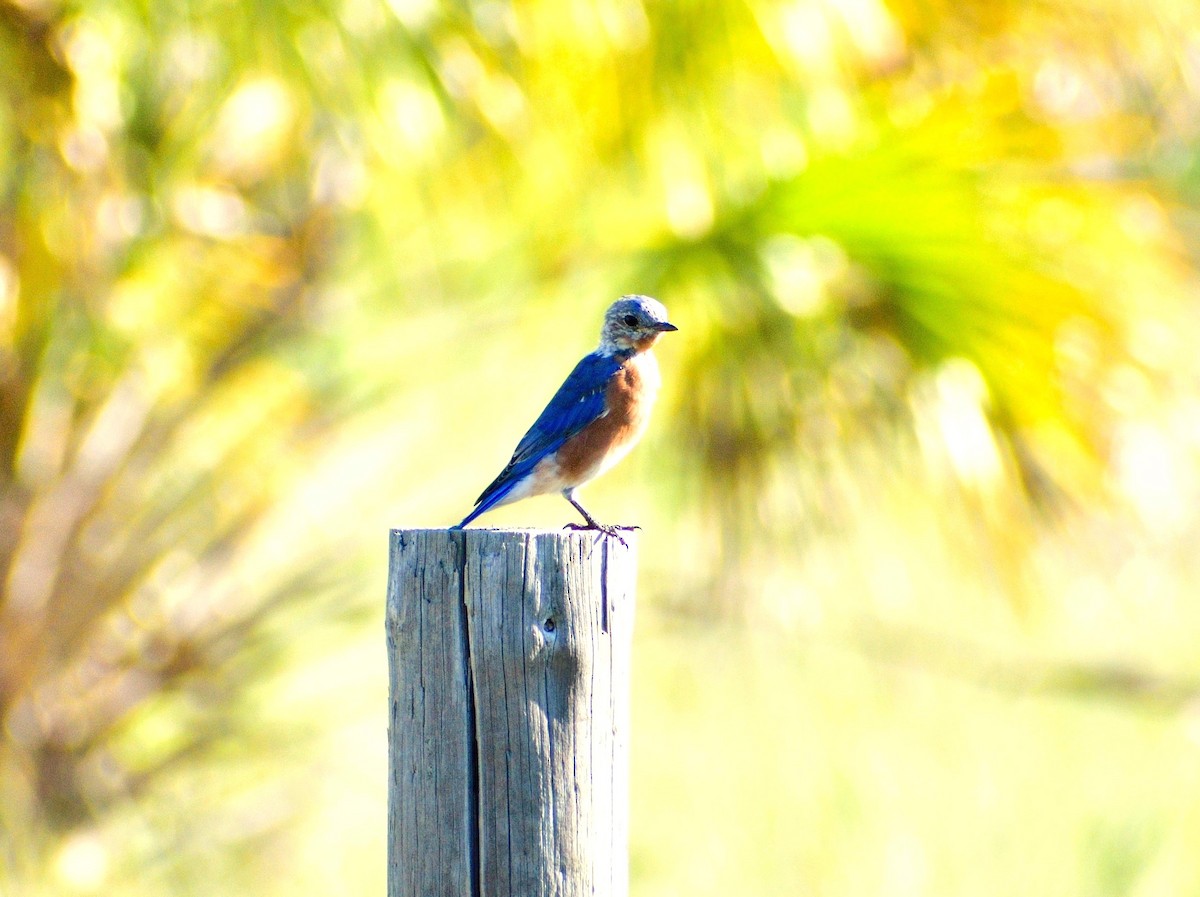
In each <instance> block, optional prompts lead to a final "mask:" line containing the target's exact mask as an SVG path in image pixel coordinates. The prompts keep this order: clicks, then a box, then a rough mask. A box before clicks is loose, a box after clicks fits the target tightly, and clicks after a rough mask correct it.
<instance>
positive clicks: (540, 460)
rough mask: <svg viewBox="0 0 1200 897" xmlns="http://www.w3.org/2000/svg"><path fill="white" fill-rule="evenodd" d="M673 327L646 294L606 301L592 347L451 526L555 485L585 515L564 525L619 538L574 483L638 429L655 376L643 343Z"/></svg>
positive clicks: (614, 454)
mask: <svg viewBox="0 0 1200 897" xmlns="http://www.w3.org/2000/svg"><path fill="white" fill-rule="evenodd" d="M678 329H679V328H677V327H676V326H675V325H674V324H672V323H670V322H669V321H667V310H666V308H664V307H663V304H662V303H661V302H659V301H658V300H657V299H651V298H650V297H649V296H622V297H621V298H620V299H618V300H617V301H616V302H614V303H613V304H612V305H610V306H609V308H608V311H607V312H605V313H604V326H603V328H602V329H601V331H600V346H599V348H597V349H596V351H595V352H592V353H591V354H590V355H585V356H584V357H583V359H582V360H581V361H580V362H579V364H577V365H575V370H573V371H571V373H570V375H569V376H568V377H567V379H566V381H565V382H564V383H563V385H562V386H560V387H559V388H558V392H556V393H555V394H554V398H552V399H551V400H550V404H549V405H547V406H546V409H545V410H544V411H543V412H542V413H541V415H540V416H539V417H538V419H537V420H536V421H534V423H533V426H532V427H530V428H529V432H528V433H526V434H525V435H524V436H523V437H522V438H521V441H520V443H518V444H517V448H516V451H514V452H513V456H512V459H511V460H510V461H509V462H508V466H506V467H505V468H504V470H502V471H500V476H498V477H496V479H495V480H494V481H493V482H492V484H491V485H490V486H488V487H487V488H486V489H484V490H483V494H482V495H480V496H479V498H478V499H477V500H476V502H475V510H473V511H472V512H471V513H470V514H468V515H467V516H466V517H464V518H463V521H462V523H460V524H459V525H458V526H457V527H455V529H461V528H462V527H464V526H466V525H467V524H468V523H470V522H471V521H472V520H474V519H475V518H476V517H478V516H479V515H480V514H482V513H484V512H485V511H490V510H491V509H492V508H497V507H499V506H500V505H506V504H509V503H511V502H514V501H519V500H521V499H522V498H528V497H529V496H531V495H544V494H546V493H548V492H561V493H562V496H563V498H565V499H566V500H567V501H569V502H570V503H571V504H572V505H573V506H574V508H575V510H577V511H578V512H579V513H580V514H582V515H583V519H584V520H585V521H587V525H586V526H580V525H579V524H570V526H572V527H574V528H576V529H596V530H601V531H602V532H604V533H607V534H608V535H613V536H617V538H618V539H619V538H620V535H619V534H618V533H617V528H616V527H615V526H607V525H605V524H601V523H597V522H596V520H595V518H594V517H592V515H591V514H589V513H588V512H587V511H586V510H584V507H583V505H581V504H580V503H579V502H578V501H577V500H576V498H575V490H576V489H578V488H579V487H580V486H582V485H583V484H584V483H586V482H587V481H588V480H591V479H594V478H595V477H598V476H599V475H600V474H602V473H604V471H606V470H608V469H609V468H610V467H612V466H613V465H614V464H616V463H617V462H618V461H620V460H621V459H622V458H624V457H625V455H626V454H628V453H629V450H630V449H631V448H633V446H634V444H635V443H636V442H637V441H638V440H639V439H640V438H641V436H642V433H643V432H645V430H646V424H647V423H649V421H650V408H651V407H652V406H653V404H654V399H655V398H656V396H657V395H658V387H659V383H660V382H661V381H660V378H659V374H658V362H657V361H655V359H654V355H653V353H651V351H650V347H651V346H653V345H654V343H655V342H656V341H657V340H658V338H659V337H660V336H662V334H663V333H665V332H666V331H669V330H678Z"/></svg>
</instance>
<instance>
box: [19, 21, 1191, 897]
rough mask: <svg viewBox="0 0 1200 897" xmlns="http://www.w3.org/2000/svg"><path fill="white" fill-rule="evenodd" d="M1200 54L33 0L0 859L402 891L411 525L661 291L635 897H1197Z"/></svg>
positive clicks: (1151, 48)
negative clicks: (402, 679)
mask: <svg viewBox="0 0 1200 897" xmlns="http://www.w3.org/2000/svg"><path fill="white" fill-rule="evenodd" d="M1198 59H1200V7H1197V6H1196V4H1195V3H1193V2H1187V0H1149V2H1146V0H1139V2H1132V0H1066V2H1057V3H1052V4H1047V3H1039V2H1034V0H1000V2H994V0H970V2H958V0H956V2H949V0H922V2H913V0H695V2H691V3H679V2H664V3H643V2H641V0H581V2H572V3H561V2H558V0H479V2H471V3H462V4H454V3H444V2H440V0H387V2H381V0H347V2H343V3H339V4H333V5H329V4H319V3H312V2H306V0H294V2H290V3H288V4H256V5H252V6H245V5H242V6H238V5H236V4H235V5H230V4H228V3H224V2H220V0H196V2H190V3H188V4H144V3H143V4H139V3H133V2H129V0H109V2H105V3H100V2H93V0H78V2H71V3H64V2H59V0H0V70H3V71H4V72H5V73H6V76H5V78H4V79H3V82H2V83H0V589H2V591H0V739H2V740H0V892H2V893H4V894H5V895H8V894H14V895H22V894H39V895H40V894H63V895H69V894H86V893H98V892H101V891H106V892H113V893H129V894H139V893H146V894H149V893H195V894H199V895H203V894H218V893H220V894H225V893H235V892H246V893H255V894H264V895H271V894H276V893H279V894H283V893H287V894H289V895H294V894H296V893H318V892H320V893H330V892H332V893H351V892H353V893H362V892H368V891H376V892H378V891H380V890H381V889H382V887H383V881H382V879H383V872H384V864H383V852H384V845H383V837H384V819H383V816H384V806H385V801H384V767H383V764H384V747H385V746H384V730H383V724H382V722H381V720H382V719H383V712H384V688H385V679H384V671H383V651H382V645H381V644H380V642H381V640H380V639H379V637H378V630H379V624H380V622H381V610H382V604H383V564H384V551H385V544H386V543H385V541H384V539H383V535H384V533H385V531H386V528H387V527H388V526H389V525H404V526H415V525H423V524H437V523H446V522H450V521H454V520H457V519H459V518H460V517H461V516H462V514H463V513H464V512H465V511H466V509H467V508H468V507H469V505H470V501H471V499H472V498H473V497H474V495H475V494H477V492H478V490H479V488H480V487H481V486H482V485H483V484H484V483H486V482H487V480H488V479H489V478H490V476H491V475H492V474H494V472H495V468H496V466H497V465H498V464H499V463H500V462H502V461H503V460H504V458H505V457H506V453H507V449H508V448H510V447H511V445H512V444H513V442H514V440H515V439H516V438H517V437H518V436H519V435H520V433H521V432H522V431H523V426H524V425H525V424H527V423H528V422H529V421H530V420H532V419H533V416H534V415H536V413H537V412H538V411H539V410H540V409H541V407H542V405H543V404H544V402H545V401H546V400H547V399H548V398H549V395H550V393H551V391H552V389H553V387H554V385H556V384H557V382H559V380H560V379H561V378H562V377H563V376H564V375H565V374H566V372H567V371H568V370H569V367H570V365H571V364H572V363H573V362H574V361H575V359H576V358H577V357H578V356H579V355H580V354H582V353H583V352H584V351H586V350H587V349H589V348H590V347H591V345H592V344H593V342H594V339H595V336H596V333H595V331H596V328H597V326H598V322H599V313H600V311H601V310H602V309H603V308H604V307H605V306H606V305H607V304H608V302H610V301H611V300H612V299H613V298H614V297H615V296H617V295H619V294H622V293H629V292H643V293H650V294H654V295H657V296H658V297H659V298H661V299H662V300H663V301H664V302H665V303H666V304H667V305H668V307H669V308H670V309H671V315H672V320H674V321H676V322H677V323H678V324H679V325H680V330H681V332H680V334H679V339H677V340H673V341H671V342H670V343H669V344H667V345H664V346H663V349H662V351H661V353H660V358H661V363H662V367H663V371H664V375H665V377H664V379H665V393H664V399H663V403H662V406H661V409H660V411H659V413H658V416H657V419H656V422H655V424H654V427H653V428H652V431H651V434H650V437H649V439H648V441H647V444H646V445H645V446H644V447H643V448H642V449H641V450H640V451H639V452H637V453H635V454H634V456H633V457H632V458H631V459H630V460H629V461H628V462H626V463H625V465H623V467H622V468H621V469H620V470H619V471H618V472H614V473H613V474H611V475H609V476H608V477H606V478H605V480H604V481H603V482H602V483H601V484H599V485H597V486H595V487H592V489H591V492H590V494H589V507H593V508H594V509H595V510H596V512H597V514H598V516H601V517H602V518H603V519H609V520H622V521H637V522H640V523H641V524H642V525H643V527H644V532H643V533H642V540H643V551H642V557H643V573H644V576H643V583H642V600H643V611H642V612H641V620H642V621H643V622H642V631H641V632H640V634H639V642H638V652H639V657H638V663H637V670H638V677H637V681H636V685H635V689H636V695H635V704H636V721H635V723H636V726H635V742H634V777H635V781H634V843H633V845H632V858H633V873H634V875H633V882H632V884H633V893H634V894H637V895H643V897H649V895H657V894H677V893H680V892H683V891H687V892H689V893H692V894H697V895H703V894H728V893H734V894H747V895H753V894H763V895H768V894H770V895H774V894H779V893H788V892H792V891H801V892H820V893H823V894H830V895H834V894H847V895H849V894H860V893H868V892H869V893H886V894H908V893H912V894H941V893H945V894H962V893H972V894H976V893H977V894H989V893H996V894H1002V893H1003V894H1011V893H1014V892H1025V891H1030V890H1033V891H1035V892H1039V893H1040V892H1047V891H1048V892H1052V893H1055V894H1059V893H1065V894H1074V893H1079V894H1084V893H1086V894H1124V893H1128V892H1131V891H1137V892H1139V893H1143V892H1144V893H1169V894H1180V893H1188V892H1190V891H1194V890H1195V889H1196V888H1197V886H1198V884H1200V862H1197V861H1196V859H1195V858H1194V856H1192V854H1193V853H1194V851H1192V850H1191V849H1190V845H1191V844H1193V843H1195V841H1196V839H1197V837H1198V836H1200V817H1197V814H1196V812H1195V810H1194V809H1193V806H1194V805H1195V803H1196V802H1195V801H1194V800H1191V799H1190V794H1191V788H1192V787H1193V785H1194V784H1195V783H1194V782H1193V781H1192V780H1193V779H1194V778H1195V769H1194V767H1195V763H1194V755H1195V750H1196V743H1197V738H1198V737H1200V736H1198V734H1197V733H1198V731H1200V729H1198V726H1197V720H1196V712H1195V708H1196V706H1197V705H1196V696H1197V694H1198V685H1197V681H1198V677H1200V669H1198V668H1197V662H1196V658H1195V651H1194V645H1195V641H1196V637H1197V633H1198V632H1200V616H1198V615H1197V612H1196V609H1195V607H1194V606H1193V605H1194V604H1195V602H1194V601H1193V600H1192V598H1193V597H1194V596H1195V594H1196V593H1197V588H1198V586H1200V568H1198V567H1197V557H1196V553H1195V551H1194V549H1193V545H1194V543H1195V539H1196V537H1197V535H1200V511H1197V508H1200V362H1198V360H1197V358H1196V353H1195V352H1194V351H1192V346H1193V345H1194V343H1195V342H1196V340H1197V338H1198V337H1200V321H1198V320H1197V318H1196V315H1195V313H1194V304H1195V297H1196V295H1197V290H1198V288H1200V277H1198V273H1200V261H1198V258H1197V255H1196V252H1195V250H1194V245H1195V244H1196V231H1197V221H1198V220H1200V218H1198V217H1197V208H1198V207H1200V163H1198V160H1200V149H1198V147H1200V144H1198V143H1197V140H1198V137H1197V134H1198V131H1197V122H1200V64H1198V63H1197V60H1198ZM489 522H490V523H492V524H493V525H503V524H506V523H520V524H525V525H528V524H545V525H549V526H558V525H560V524H561V523H562V522H563V517H562V503H561V502H556V501H552V500H546V501H538V500H534V501H531V502H528V503H522V504H520V505H516V506H513V507H509V508H505V509H503V510H501V511H498V512H497V513H496V514H495V515H494V519H491V520H489Z"/></svg>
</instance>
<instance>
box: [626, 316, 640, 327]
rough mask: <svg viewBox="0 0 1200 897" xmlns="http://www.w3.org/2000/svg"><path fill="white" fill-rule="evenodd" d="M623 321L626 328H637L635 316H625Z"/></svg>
mask: <svg viewBox="0 0 1200 897" xmlns="http://www.w3.org/2000/svg"><path fill="white" fill-rule="evenodd" d="M624 321H625V326H626V327H636V326H637V316H636V315H626V316H625V317H624Z"/></svg>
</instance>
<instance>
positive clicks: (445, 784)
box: [387, 530, 636, 897]
mask: <svg viewBox="0 0 1200 897" xmlns="http://www.w3.org/2000/svg"><path fill="white" fill-rule="evenodd" d="M625 541H626V542H628V543H629V546H628V547H627V546H623V545H621V544H620V543H619V542H618V541H617V540H615V539H612V538H604V537H601V536H598V535H597V534H596V533H594V532H587V531H584V532H557V531H552V532H541V531H516V532H513V531H495V530H465V531H451V532H448V531H446V530H410V531H394V532H393V533H392V552H391V568H390V574H389V586H388V615H387V628H388V653H389V661H390V665H391V723H390V763H391V776H390V779H389V802H388V807H389V829H390V831H389V847H388V894H389V897H416V895H422V897H424V895H430V894H434V895H462V897H510V895H511V897H541V895H547V897H549V895H555V897H559V895H562V897H576V895H585V894H586V895H596V897H623V895H625V894H627V892H628V878H629V875H628V798H629V784H628V783H629V768H628V754H629V745H628V731H629V687H630V654H631V641H632V633H633V610H634V581H635V573H636V550H635V545H636V543H635V541H634V539H633V535H632V534H631V533H630V534H626V535H625Z"/></svg>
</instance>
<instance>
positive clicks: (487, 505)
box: [450, 480, 517, 529]
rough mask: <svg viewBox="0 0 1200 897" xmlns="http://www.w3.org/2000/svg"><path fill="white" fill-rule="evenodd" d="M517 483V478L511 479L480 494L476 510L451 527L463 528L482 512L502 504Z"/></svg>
mask: <svg viewBox="0 0 1200 897" xmlns="http://www.w3.org/2000/svg"><path fill="white" fill-rule="evenodd" d="M516 485H517V481H516V480H510V481H509V482H507V483H505V484H503V485H502V486H501V487H500V488H499V489H496V488H489V489H488V490H487V491H486V492H484V493H483V495H481V496H479V501H478V502H476V504H475V510H473V511H472V512H471V513H470V514H468V515H467V516H466V517H464V518H463V519H462V522H461V523H460V524H458V525H457V526H452V527H450V528H451V529H462V528H463V527H464V526H466V525H467V524H468V523H470V522H471V521H472V520H474V519H475V518H476V517H478V516H479V515H480V514H485V513H487V512H488V511H490V510H491V509H492V508H494V507H496V505H498V504H502V503H503V502H504V499H506V498H508V493H510V492H512V491H513V488H514V487H515V486H516Z"/></svg>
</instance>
